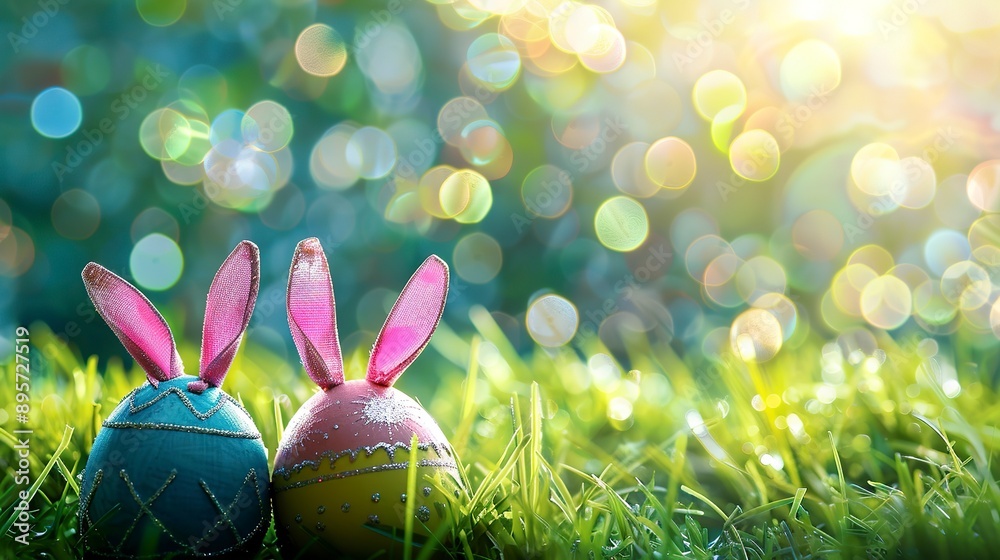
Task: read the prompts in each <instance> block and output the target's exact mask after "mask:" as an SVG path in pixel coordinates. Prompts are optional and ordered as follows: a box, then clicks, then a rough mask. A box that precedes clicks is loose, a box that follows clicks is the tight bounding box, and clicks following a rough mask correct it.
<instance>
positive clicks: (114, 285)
mask: <svg viewBox="0 0 1000 560" xmlns="http://www.w3.org/2000/svg"><path fill="white" fill-rule="evenodd" d="M83 284H84V285H85V286H86V287H87V294H88V295H90V299H91V301H93V302H94V307H95V308H96V309H97V312H98V313H100V314H101V317H102V318H103V319H104V321H105V322H106V323H107V324H108V326H109V327H111V330H112V331H114V333H115V335H117V336H118V340H121V341H122V344H123V345H124V346H125V349H126V350H128V353H129V354H131V355H132V358H134V359H135V361H136V363H137V364H139V366H140V367H141V368H142V369H143V370H145V371H146V378H147V379H149V383H150V385H152V386H153V387H157V386H159V383H160V381H168V380H170V379H173V378H175V377H178V376H180V375H182V374H183V373H184V365H183V364H182V363H181V357H180V355H179V354H178V353H177V346H176V345H175V344H174V336H173V334H172V333H171V332H170V327H169V326H167V322H166V321H164V320H163V316H161V315H160V313H159V312H158V311H157V310H156V308H155V307H153V304H152V303H150V302H149V300H148V299H146V296H144V295H142V294H141V293H140V292H139V290H137V289H136V288H135V286H133V285H132V284H129V283H128V282H126V281H125V280H122V279H121V278H120V277H118V276H117V275H115V274H114V273H113V272H111V271H110V270H108V269H106V268H104V267H103V266H101V265H99V264H97V263H90V264H88V265H87V266H85V267H84V268H83Z"/></svg>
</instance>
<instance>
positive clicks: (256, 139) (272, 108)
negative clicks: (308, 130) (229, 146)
mask: <svg viewBox="0 0 1000 560" xmlns="http://www.w3.org/2000/svg"><path fill="white" fill-rule="evenodd" d="M240 132H241V133H242V134H243V141H244V142H246V143H247V144H250V145H251V146H253V147H255V148H257V149H258V150H261V151H263V152H277V151H278V150H280V149H282V148H284V147H285V146H287V145H288V143H289V142H290V141H291V140H292V133H293V132H294V128H293V125H292V115H291V114H289V112H288V109H286V108H285V107H284V106H283V105H281V104H280V103H277V102H274V101H270V100H265V101H261V102H259V103H255V104H254V105H253V106H252V107H250V108H249V109H247V112H246V114H244V115H243V120H242V121H240Z"/></svg>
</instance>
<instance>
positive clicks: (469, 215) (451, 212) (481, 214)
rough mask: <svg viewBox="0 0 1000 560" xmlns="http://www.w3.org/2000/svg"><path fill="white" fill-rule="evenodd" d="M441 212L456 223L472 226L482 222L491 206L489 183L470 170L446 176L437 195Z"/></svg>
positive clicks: (491, 195) (491, 193)
mask: <svg viewBox="0 0 1000 560" xmlns="http://www.w3.org/2000/svg"><path fill="white" fill-rule="evenodd" d="M439 200H440V202H441V209H442V211H443V212H444V213H445V214H446V215H447V216H449V217H451V218H453V219H454V220H455V221H456V222H459V223H463V224H474V223H477V222H479V221H482V219H483V218H485V217H486V214H488V213H489V211H490V208H491V207H492V206H493V191H492V190H491V189H490V182H489V181H488V180H487V179H486V177H483V176H482V175H481V174H479V173H477V172H475V171H472V170H471V169H462V170H460V171H456V172H455V173H452V174H451V175H450V176H448V178H447V179H445V180H444V182H443V183H442V184H441V191H440V194H439Z"/></svg>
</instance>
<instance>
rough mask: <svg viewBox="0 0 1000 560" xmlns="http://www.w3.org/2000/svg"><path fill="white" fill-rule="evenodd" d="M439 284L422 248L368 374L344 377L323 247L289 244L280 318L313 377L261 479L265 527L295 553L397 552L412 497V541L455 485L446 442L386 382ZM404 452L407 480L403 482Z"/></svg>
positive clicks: (430, 309) (432, 322)
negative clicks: (268, 477)
mask: <svg viewBox="0 0 1000 560" xmlns="http://www.w3.org/2000/svg"><path fill="white" fill-rule="evenodd" d="M447 293H448V267H447V265H446V264H445V263H444V262H443V261H441V260H440V259H439V258H437V257H434V256H432V257H430V258H428V259H427V260H426V261H425V262H424V263H423V264H422V265H421V266H420V268H419V269H418V270H417V272H416V273H415V274H414V275H413V277H412V278H411V279H410V281H409V282H408V283H407V285H406V287H405V288H404V289H403V292H402V293H401V294H400V296H399V299H398V300H397V301H396V304H395V306H394V307H393V309H392V311H391V312H390V313H389V318H388V319H386V323H385V326H383V327H382V331H381V333H380V334H379V336H378V339H377V340H376V342H375V345H374V347H373V349H372V355H371V359H370V361H369V365H368V372H367V376H366V378H365V379H356V380H351V381H347V382H345V381H344V367H343V359H342V357H341V353H340V343H339V341H338V338H337V326H336V315H335V312H334V309H335V308H334V299H333V286H332V284H331V281H330V271H329V267H328V265H327V262H326V257H325V256H324V254H323V248H322V247H321V246H320V244H319V241H318V240H316V239H307V240H305V241H302V242H301V243H299V246H298V247H297V248H296V252H295V258H294V259H293V261H292V269H291V272H290V274H289V280H288V320H289V326H290V327H291V330H292V337H293V339H294V340H295V345H296V347H297V348H298V350H299V355H300V356H301V357H302V362H303V365H304V366H305V369H306V372H307V373H308V374H309V376H310V378H312V380H313V381H314V382H316V383H317V384H318V385H319V386H320V388H321V389H322V391H320V392H318V393H316V394H315V395H313V397H312V398H310V399H309V400H308V401H307V402H306V403H305V404H304V405H303V406H302V408H300V409H299V410H298V412H296V414H295V416H294V417H293V418H292V420H291V421H290V422H289V424H288V427H287V428H286V430H285V432H284V435H283V436H282V440H281V443H280V444H279V447H278V453H277V455H276V457H275V465H274V474H273V477H272V481H271V484H272V489H273V494H274V513H275V528H276V530H277V533H278V537H279V540H280V542H281V544H282V546H283V547H284V548H285V549H286V550H288V551H289V552H290V553H291V554H293V555H300V556H296V557H337V558H342V557H352V558H368V557H371V556H373V555H375V554H379V553H383V554H386V555H387V556H386V557H396V556H399V555H401V554H402V546H401V542H400V541H401V540H402V535H403V532H404V526H405V523H406V512H407V505H408V502H409V501H411V500H412V507H413V510H412V511H413V515H414V517H415V518H416V519H415V520H414V523H413V527H414V534H415V536H416V537H418V538H415V542H419V540H420V538H423V539H426V538H429V536H430V535H431V534H432V533H434V531H435V530H436V529H437V528H438V527H439V526H440V525H441V523H442V522H443V521H444V520H445V518H446V515H447V514H448V507H449V506H448V503H449V502H448V499H447V498H448V496H446V495H445V493H446V492H447V493H453V492H455V491H457V490H459V489H460V488H461V486H462V479H461V476H460V474H459V472H458V467H457V466H456V462H455V457H454V451H453V450H452V447H451V445H450V444H449V443H448V440H447V438H446V437H445V436H444V434H443V433H442V432H441V428H439V427H438V425H437V423H436V422H435V421H434V419H433V418H431V416H430V414H428V413H427V411H425V410H424V409H423V407H421V406H420V405H419V404H417V402H416V401H414V400H413V399H411V398H410V397H408V396H407V395H406V394H404V393H402V392H401V391H399V390H397V389H394V388H393V387H392V384H393V382H394V381H395V380H396V379H397V378H398V377H399V376H400V375H401V374H402V373H403V371H404V370H405V369H406V367H407V366H408V365H409V364H410V363H411V362H412V361H413V360H414V359H416V357H417V355H419V354H420V352H421V351H422V350H423V349H424V347H425V346H426V345H427V343H428V341H429V340H430V337H431V335H432V334H433V332H434V330H435V329H436V328H437V324H438V322H439V321H440V318H441V313H442V312H443V311H444V303H445V299H446V297H447ZM414 436H416V440H417V443H416V445H415V446H413V445H412V440H413V437H414ZM411 460H412V461H414V462H415V463H416V471H417V486H416V492H407V468H408V467H409V465H410V462H411ZM390 535H393V536H395V538H394V537H393V536H390ZM380 557H381V556H380Z"/></svg>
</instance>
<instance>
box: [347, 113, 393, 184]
mask: <svg viewBox="0 0 1000 560" xmlns="http://www.w3.org/2000/svg"><path fill="white" fill-rule="evenodd" d="M345 159H346V161H347V163H348V165H350V166H351V167H353V168H354V169H357V170H358V175H360V176H361V178H363V179H379V178H382V177H385V176H386V175H388V174H389V172H390V171H392V168H393V166H394V165H396V143H395V142H393V140H392V137H391V136H389V135H388V134H386V132H385V131H384V130H382V129H379V128H375V127H374V126H366V127H362V128H359V129H358V130H357V131H356V132H355V133H354V134H352V135H351V139H350V140H349V141H348V142H347V147H346V149H345Z"/></svg>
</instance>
